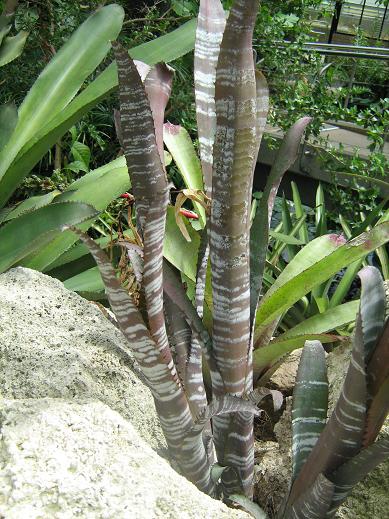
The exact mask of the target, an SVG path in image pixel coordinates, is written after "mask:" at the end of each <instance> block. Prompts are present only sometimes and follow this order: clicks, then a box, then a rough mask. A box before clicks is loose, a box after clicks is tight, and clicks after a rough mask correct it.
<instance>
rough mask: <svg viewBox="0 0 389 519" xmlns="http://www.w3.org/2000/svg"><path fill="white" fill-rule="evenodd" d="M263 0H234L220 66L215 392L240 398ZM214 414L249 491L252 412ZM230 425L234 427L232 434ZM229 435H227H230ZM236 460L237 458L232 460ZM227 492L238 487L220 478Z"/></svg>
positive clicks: (226, 453)
mask: <svg viewBox="0 0 389 519" xmlns="http://www.w3.org/2000/svg"><path fill="white" fill-rule="evenodd" d="M258 4H259V1H258V0H245V1H243V0H235V2H234V3H233V6H232V8H231V11H230V14H229V17H228V20H227V24H226V28H225V31H224V35H223V40H222V45H221V48H220V53H219V61H218V65H217V70H216V86H215V101H216V118H217V123H216V134H215V142H214V161H213V176H212V209H211V224H210V260H211V271H212V295H213V334H212V337H213V351H214V354H215V358H216V362H217V364H218V366H219V368H220V371H221V374H222V381H221V380H212V386H213V388H212V389H213V394H214V396H216V397H218V396H220V395H222V394H225V392H227V393H231V394H236V395H238V396H239V395H242V394H243V393H244V392H249V391H250V390H251V389H252V367H251V352H250V315H249V312H248V308H249V301H250V276H249V240H248V230H249V217H250V197H251V191H252V180H253V171H254V164H255V153H256V149H257V144H256V137H257V136H256V118H257V112H256V95H257V90H256V80H255V72H254V62H253V53H252V35H253V28H254V24H255V19H256V13H257V9H258ZM230 421H231V420H230V419H225V417H220V418H215V420H214V437H215V446H216V451H217V453H218V457H219V461H220V463H221V464H222V465H224V464H225V465H234V466H235V468H236V469H237V470H238V472H239V474H240V478H241V480H242V485H243V489H244V493H246V495H248V496H250V495H251V493H252V476H253V461H254V458H253V437H252V417H249V418H247V416H245V415H244V413H237V415H236V416H234V417H233V419H232V421H233V424H232V428H231V429H230ZM229 429H230V431H229ZM228 434H229V435H230V436H229V438H228V440H227V435H228ZM232 458H233V460H232ZM230 460H231V462H230ZM222 480H223V486H224V490H225V492H226V493H227V494H230V493H234V492H238V493H239V492H240V490H241V489H240V485H237V481H236V480H235V482H234V481H233V480H228V481H227V478H226V477H225V475H224V474H223V475H222Z"/></svg>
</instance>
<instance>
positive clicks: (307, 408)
mask: <svg viewBox="0 0 389 519" xmlns="http://www.w3.org/2000/svg"><path fill="white" fill-rule="evenodd" d="M327 408H328V380H327V367H326V359H325V353H324V349H323V346H322V345H321V343H320V342H319V341H307V342H306V343H305V346H304V349H303V353H302V356H301V359H300V364H299V367H298V371H297V376H296V382H295V386H294V390H293V408H292V433H293V440H292V464H293V479H295V478H296V477H297V476H298V474H299V472H300V470H301V467H302V466H303V465H304V463H305V461H306V460H307V458H308V456H309V454H310V452H311V451H312V449H313V447H314V446H315V444H316V442H317V440H318V438H319V436H320V434H321V432H322V430H323V429H324V426H325V424H326V421H327Z"/></svg>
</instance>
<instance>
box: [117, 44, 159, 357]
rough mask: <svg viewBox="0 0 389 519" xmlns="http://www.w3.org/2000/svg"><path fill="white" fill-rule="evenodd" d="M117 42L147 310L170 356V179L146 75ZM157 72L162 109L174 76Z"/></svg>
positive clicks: (154, 334) (125, 141)
mask: <svg viewBox="0 0 389 519" xmlns="http://www.w3.org/2000/svg"><path fill="white" fill-rule="evenodd" d="M112 45H113V48H114V50H115V56H116V62H117V66H118V76H119V98H120V118H121V129H122V135H123V148H124V154H125V157H126V162H127V167H128V171H129V174H130V178H131V185H132V189H133V192H134V195H135V204H136V209H137V215H138V224H139V225H140V228H141V229H142V231H143V245H144V273H143V285H144V291H145V299H146V308H147V315H148V320H149V326H150V331H151V335H152V337H153V338H154V340H155V341H156V343H157V344H158V347H159V349H160V351H163V352H165V354H166V355H167V354H168V352H169V345H168V338H167V333H166V325H165V317H164V313H163V281H162V262H163V236H164V234H165V225H166V210H167V205H168V201H169V191H168V182H167V178H166V173H165V168H164V165H163V163H162V162H161V158H160V155H159V151H158V144H157V139H156V135H155V128H154V119H153V114H152V110H151V107H150V103H149V99H148V97H147V94H146V91H145V87H144V86H143V83H142V80H141V77H140V76H139V73H138V71H137V69H136V66H135V64H134V62H133V60H132V59H131V58H130V57H129V55H128V53H127V51H126V50H125V49H124V48H123V47H122V46H121V45H120V44H118V43H117V42H115V43H113V44H112ZM155 71H156V72H155V73H154V76H153V79H152V81H151V82H150V83H149V88H150V95H151V97H152V98H153V99H154V108H155V114H157V112H162V111H163V110H164V103H165V101H166V92H165V93H164V94H163V95H162V96H161V97H162V98H163V99H164V101H162V104H161V105H160V106H159V107H158V109H157V102H156V101H155V91H156V90H157V91H160V90H161V89H162V88H165V89H169V87H168V86H166V85H168V83H169V81H168V80H167V79H166V78H164V77H162V74H165V75H166V70H165V72H163V68H162V66H161V67H160V68H157V69H155ZM150 73H152V71H151V72H150ZM159 73H160V74H159ZM158 74H159V77H158ZM146 79H147V78H146ZM153 81H154V83H153ZM158 121H159V124H160V126H161V128H160V137H162V121H163V115H162V120H161V114H160V113H158Z"/></svg>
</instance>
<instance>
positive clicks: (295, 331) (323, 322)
mask: <svg viewBox="0 0 389 519" xmlns="http://www.w3.org/2000/svg"><path fill="white" fill-rule="evenodd" d="M358 307H359V300H357V301H349V302H348V303H344V304H342V305H339V306H337V307H335V308H329V309H328V310H326V311H325V312H323V313H322V314H316V315H313V316H312V317H309V318H308V319H305V320H304V321H303V322H301V323H299V324H297V325H296V326H294V327H293V328H291V329H290V330H288V331H287V332H285V333H283V334H282V335H280V336H279V337H277V339H276V340H281V339H287V338H288V339H289V338H291V337H296V336H297V335H303V334H306V333H311V334H312V333H326V332H330V331H331V330H336V329H337V328H343V327H344V326H346V325H347V324H350V323H352V322H354V321H355V318H356V315H357V312H358Z"/></svg>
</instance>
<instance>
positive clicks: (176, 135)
mask: <svg viewBox="0 0 389 519" xmlns="http://www.w3.org/2000/svg"><path fill="white" fill-rule="evenodd" d="M163 140H164V142H165V145H166V147H167V149H168V150H169V152H170V153H171V155H172V157H173V159H174V162H175V163H176V165H177V167H178V169H179V170H180V173H181V175H182V178H183V179H184V182H185V185H186V187H187V188H189V189H199V190H201V191H202V190H203V189H204V185H203V175H202V171H201V164H200V159H199V158H198V156H197V154H196V150H195V149H194V146H193V142H192V139H191V138H190V136H189V133H188V132H187V131H186V130H185V128H183V127H182V126H175V125H174V124H170V123H166V124H164V127H163ZM194 206H195V208H196V211H197V212H198V213H199V215H200V219H201V221H202V224H203V226H204V225H205V219H206V217H205V211H204V208H203V207H202V206H201V205H200V204H198V203H197V202H194Z"/></svg>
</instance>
